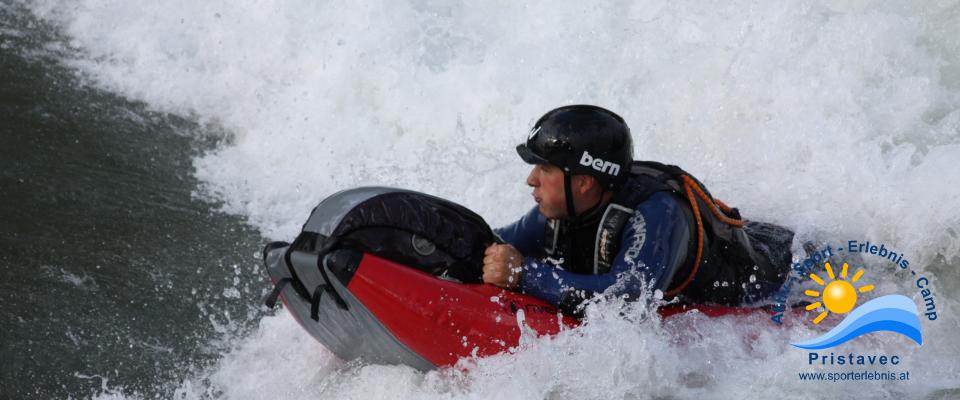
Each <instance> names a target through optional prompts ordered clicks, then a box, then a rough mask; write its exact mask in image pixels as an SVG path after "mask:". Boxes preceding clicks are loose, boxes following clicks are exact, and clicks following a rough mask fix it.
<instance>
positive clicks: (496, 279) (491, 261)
mask: <svg viewBox="0 0 960 400" xmlns="http://www.w3.org/2000/svg"><path fill="white" fill-rule="evenodd" d="M522 262H523V255H521V254H520V252H519V251H517V249H515V248H514V247H513V246H511V245H509V244H496V243H494V244H491V245H490V246H487V250H486V251H484V252H483V282H484V283H489V284H491V285H494V286H499V287H502V288H504V289H513V288H515V287H517V285H519V284H520V268H521V264H522Z"/></svg>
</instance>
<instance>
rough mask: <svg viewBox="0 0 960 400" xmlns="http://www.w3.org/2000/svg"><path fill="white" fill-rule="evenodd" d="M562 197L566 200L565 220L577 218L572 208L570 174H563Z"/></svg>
mask: <svg viewBox="0 0 960 400" xmlns="http://www.w3.org/2000/svg"><path fill="white" fill-rule="evenodd" d="M563 195H564V196H565V197H566V198H567V218H574V217H576V216H577V211H576V210H575V209H574V208H573V185H572V184H571V183H570V172H567V171H564V172H563Z"/></svg>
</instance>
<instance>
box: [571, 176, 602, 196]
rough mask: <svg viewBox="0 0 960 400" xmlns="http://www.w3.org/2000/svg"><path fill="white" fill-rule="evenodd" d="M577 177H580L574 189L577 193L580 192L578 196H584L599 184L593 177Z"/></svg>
mask: <svg viewBox="0 0 960 400" xmlns="http://www.w3.org/2000/svg"><path fill="white" fill-rule="evenodd" d="M579 177H580V180H579V182H578V183H576V188H577V191H578V192H580V194H586V193H587V192H589V191H591V190H593V188H595V187H597V185H599V184H600V182H598V181H597V178H594V177H593V176H590V175H580V176H579Z"/></svg>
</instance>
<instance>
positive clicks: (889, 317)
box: [791, 294, 923, 350]
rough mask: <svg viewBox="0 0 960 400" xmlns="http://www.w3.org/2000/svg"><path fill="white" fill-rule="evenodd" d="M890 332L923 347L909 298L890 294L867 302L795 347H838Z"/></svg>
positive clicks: (917, 319)
mask: <svg viewBox="0 0 960 400" xmlns="http://www.w3.org/2000/svg"><path fill="white" fill-rule="evenodd" d="M877 331H890V332H896V333H899V334H901V335H904V336H906V337H908V338H910V339H913V341H914V342H917V344H919V345H923V337H922V335H921V333H920V313H919V312H918V311H917V305H916V304H915V303H914V302H913V300H910V298H909V297H907V296H903V295H899V294H892V295H889V296H883V297H880V298H876V299H873V300H870V301H868V302H866V303H864V304H863V305H861V306H860V307H857V308H856V309H854V310H853V311H851V312H850V315H847V317H846V318H844V319H843V321H842V322H840V324H839V325H837V326H835V327H834V328H833V329H831V330H830V331H829V332H827V333H824V334H823V335H820V336H819V337H816V338H813V339H810V340H807V341H805V342H800V343H791V344H792V345H793V346H794V347H799V348H801V349H807V350H820V349H825V348H828V347H833V346H837V345H840V344H843V343H845V342H847V341H850V340H852V339H855V338H857V337H859V336H861V335H866V334H868V333H871V332H877Z"/></svg>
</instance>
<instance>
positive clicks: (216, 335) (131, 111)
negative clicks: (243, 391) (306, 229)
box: [0, 6, 265, 399]
mask: <svg viewBox="0 0 960 400" xmlns="http://www.w3.org/2000/svg"><path fill="white" fill-rule="evenodd" d="M0 28H2V29H0V398H9V399H19V398H65V397H68V396H73V397H87V396H90V395H91V394H94V393H96V392H98V391H99V390H100V388H101V387H102V386H103V385H109V386H115V385H122V386H124V387H125V388H126V389H127V390H129V391H137V392H140V393H141V394H143V395H144V396H146V397H153V396H154V395H159V396H160V397H169V394H170V393H169V390H170V387H171V385H175V384H176V383H177V380H178V379H182V378H183V377H184V376H185V375H186V374H188V373H189V371H191V370H196V369H199V368H202V366H203V365H205V364H206V363H209V362H210V361H212V360H213V359H215V357H216V355H217V354H219V353H220V351H222V350H223V349H225V348H226V347H228V346H229V343H227V342H224V341H222V340H220V339H223V338H229V337H233V336H234V335H235V334H239V333H242V332H243V331H245V330H248V329H249V328H250V327H249V326H247V325H249V324H250V322H247V321H255V320H256V318H250V316H251V314H254V315H255V314H257V313H260V312H261V311H260V309H259V308H258V307H257V305H256V304H257V300H258V299H259V297H260V296H261V294H262V291H263V288H264V287H265V285H264V284H263V281H262V279H263V278H262V277H261V276H260V274H257V273H255V272H254V268H255V267H256V265H257V264H258V262H259V260H258V259H257V257H256V253H257V252H258V250H259V248H260V246H261V239H260V237H259V235H258V234H257V232H255V231H254V230H252V229H251V228H249V227H247V226H246V225H245V224H244V222H243V221H242V220H240V219H239V218H237V217H233V216H227V215H224V214H222V213H219V212H216V211H215V205H211V204H207V203H204V202H201V201H198V200H195V199H194V198H193V197H192V196H191V193H192V192H193V191H194V190H195V189H196V187H197V182H196V180H195V179H194V178H192V177H191V168H192V167H191V157H193V156H194V155H196V154H198V152H200V151H203V149H207V148H210V147H211V146H213V145H215V142H216V138H215V137H214V136H211V135H210V134H206V135H204V134H202V132H200V130H201V127H198V126H196V125H195V124H192V123H190V122H188V121H184V120H182V119H178V118H175V117H171V116H168V115H163V114H158V113H155V112H151V111H149V110H147V109H146V108H145V106H144V105H142V104H136V103H131V102H129V101H127V100H124V99H121V98H118V97H117V96H115V95H111V94H109V93H105V92H102V91H99V90H96V89H92V88H91V87H89V86H86V85H84V84H82V82H81V81H80V79H79V78H78V77H77V76H76V74H75V73H74V72H73V71H71V70H69V69H68V68H66V67H64V66H62V65H61V64H59V63H58V62H56V61H54V55H55V54H54V52H55V50H50V49H49V48H48V47H47V43H49V42H55V41H56V38H55V37H52V34H51V33H50V32H51V30H50V29H48V28H47V27H44V26H42V25H41V24H38V23H37V22H36V21H34V20H33V19H31V18H30V17H28V16H27V14H26V13H25V12H21V11H19V10H17V8H16V7H13V6H3V7H0ZM197 137H207V138H209V139H206V140H198V139H195V138H197Z"/></svg>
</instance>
